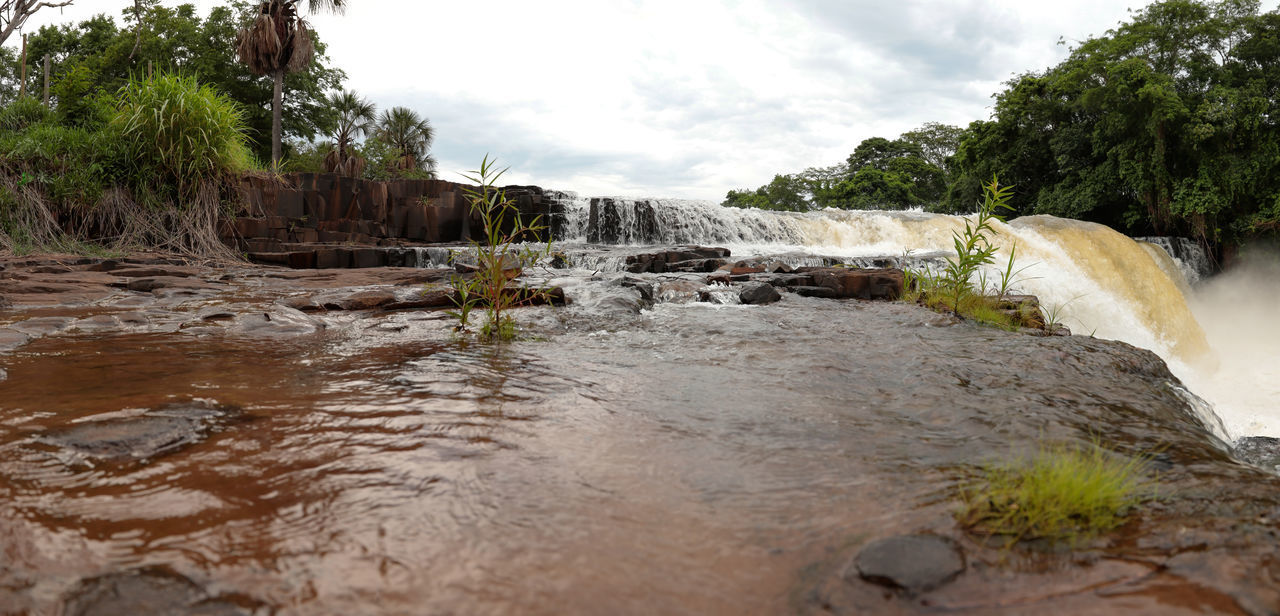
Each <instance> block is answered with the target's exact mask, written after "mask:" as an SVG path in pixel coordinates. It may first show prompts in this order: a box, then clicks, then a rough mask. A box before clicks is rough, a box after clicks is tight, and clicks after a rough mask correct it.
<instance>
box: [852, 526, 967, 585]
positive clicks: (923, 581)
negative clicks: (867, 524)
mask: <svg viewBox="0 0 1280 616" xmlns="http://www.w3.org/2000/svg"><path fill="white" fill-rule="evenodd" d="M964 569H965V564H964V555H963V554H962V553H961V552H960V547H959V546H957V545H956V544H955V542H954V541H952V540H950V539H947V538H945V537H939V536H936V535H903V536H899V537H889V538H888V539H881V540H879V541H874V542H872V543H871V544H870V545H868V546H867V547H865V548H862V551H861V552H858V556H857V558H855V559H854V561H853V563H851V565H850V567H849V568H848V569H846V570H845V574H844V577H845V579H846V580H850V581H853V580H854V579H855V578H856V577H861V578H862V579H864V580H867V581H868V582H873V583H875V584H880V585H882V586H889V587H892V588H901V589H903V590H905V591H907V592H908V593H912V594H914V593H920V592H926V591H929V590H933V589H935V588H938V587H939V586H942V585H943V584H946V583H947V582H950V581H951V580H953V579H955V577H956V576H958V575H960V574H961V573H962V572H963V571H964Z"/></svg>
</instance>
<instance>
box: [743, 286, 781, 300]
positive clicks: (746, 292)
mask: <svg viewBox="0 0 1280 616" xmlns="http://www.w3.org/2000/svg"><path fill="white" fill-rule="evenodd" d="M738 299H739V300H740V301H741V302H742V303H744V304H772V303H773V302H776V301H778V300H780V299H782V294H781V293H778V290H777V289H775V288H773V285H771V284H768V283H765V282H746V283H743V284H742V290H741V291H739V292H738Z"/></svg>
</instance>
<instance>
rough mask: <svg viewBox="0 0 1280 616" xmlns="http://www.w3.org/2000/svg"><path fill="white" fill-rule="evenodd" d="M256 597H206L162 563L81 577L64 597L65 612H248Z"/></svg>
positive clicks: (78, 615) (106, 615)
mask: <svg viewBox="0 0 1280 616" xmlns="http://www.w3.org/2000/svg"><path fill="white" fill-rule="evenodd" d="M262 607H263V606H262V605H261V604H258V603H257V602H256V601H252V600H246V599H243V598H239V597H210V596H209V594H208V593H207V592H206V591H205V590H204V589H203V588H201V587H200V586H199V585H198V584H196V583H195V582H193V581H191V580H190V579H188V578H187V577H186V576H183V575H180V574H178V573H175V572H174V571H172V570H170V569H168V568H166V567H148V568H145V569H134V570H130V571H122V572H119V573H108V574H106V575H101V576H98V577H93V578H88V579H85V580H81V581H80V583H79V584H77V585H76V587H75V588H73V589H72V590H71V592H70V593H68V594H67V596H66V598H65V599H64V609H63V612H62V613H64V614H66V615H67V616H149V615H153V614H154V615H157V616H158V615H160V614H165V615H173V616H197V615H198V616H250V615H252V614H257V613H263V612H264V611H265V610H263V609H262Z"/></svg>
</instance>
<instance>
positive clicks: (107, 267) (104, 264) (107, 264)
mask: <svg viewBox="0 0 1280 616" xmlns="http://www.w3.org/2000/svg"><path fill="white" fill-rule="evenodd" d="M117 267H120V262H119V261H115V260H113V259H106V260H104V261H101V262H99V263H95V264H93V265H90V266H89V267H86V268H85V270H87V271H90V272H109V271H111V270H113V269H116V268H117Z"/></svg>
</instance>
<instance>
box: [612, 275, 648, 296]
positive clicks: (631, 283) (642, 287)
mask: <svg viewBox="0 0 1280 616" xmlns="http://www.w3.org/2000/svg"><path fill="white" fill-rule="evenodd" d="M619 284H621V285H622V286H624V287H630V288H632V289H635V290H636V291H638V292H639V293H640V299H642V300H644V301H646V302H652V301H653V284H652V283H650V282H648V281H646V280H644V279H642V278H632V277H630V276H624V277H623V278H622V281H621V282H619Z"/></svg>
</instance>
